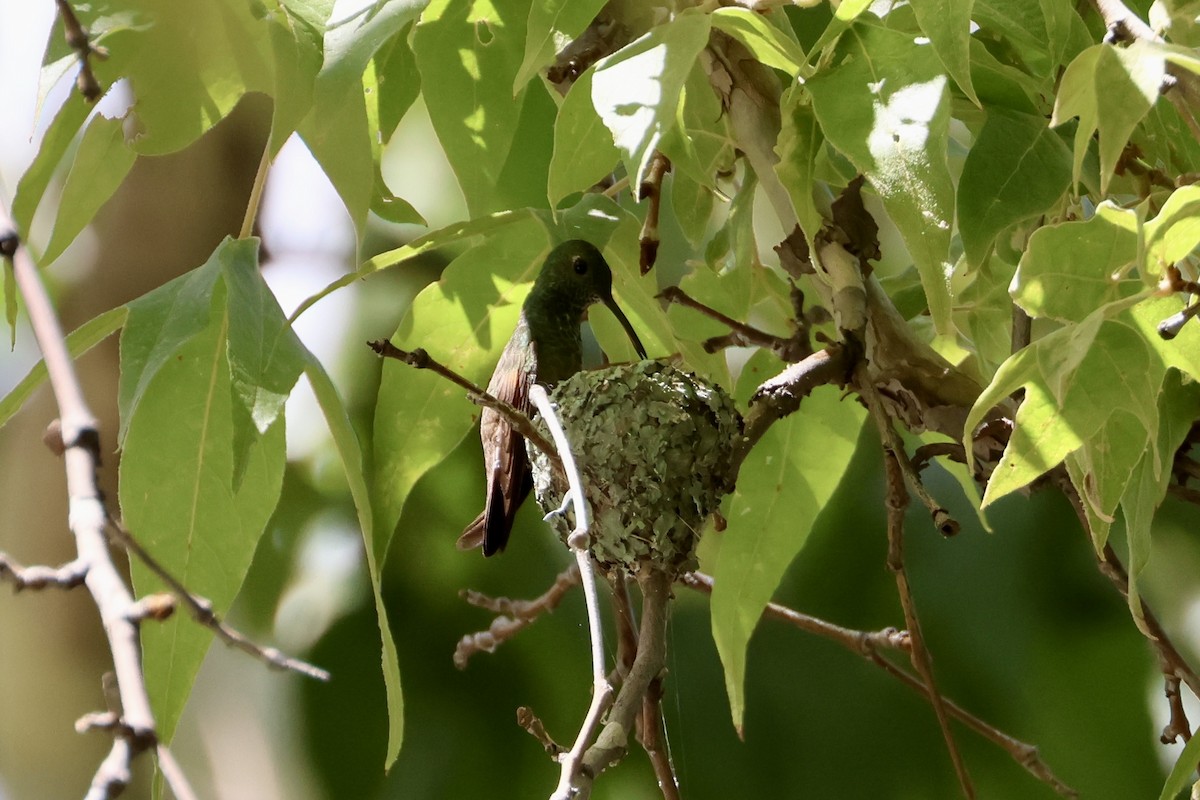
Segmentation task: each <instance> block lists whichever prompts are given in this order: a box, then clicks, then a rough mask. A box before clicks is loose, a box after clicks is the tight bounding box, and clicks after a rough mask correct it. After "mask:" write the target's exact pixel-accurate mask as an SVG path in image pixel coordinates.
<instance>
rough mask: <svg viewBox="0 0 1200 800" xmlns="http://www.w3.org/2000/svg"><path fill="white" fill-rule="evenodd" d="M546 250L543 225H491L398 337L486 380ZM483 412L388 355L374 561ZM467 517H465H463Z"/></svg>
mask: <svg viewBox="0 0 1200 800" xmlns="http://www.w3.org/2000/svg"><path fill="white" fill-rule="evenodd" d="M549 251H550V244H549V241H548V238H547V236H546V233H545V230H544V228H542V226H541V225H540V224H539V223H538V222H536V221H534V220H528V221H526V222H525V223H523V224H519V225H511V226H507V227H505V228H503V229H501V230H498V231H496V232H494V233H493V235H491V236H489V237H488V238H487V239H486V240H484V241H483V242H481V243H480V244H478V245H476V246H475V247H472V248H471V249H470V250H468V251H466V252H465V253H464V254H463V255H461V256H459V257H458V258H456V259H455V260H454V261H452V262H451V263H450V265H449V266H448V267H446V269H445V271H444V272H443V273H442V278H441V280H439V281H438V282H437V283H434V284H431V285H429V286H428V287H426V288H425V289H424V290H423V291H422V292H421V293H420V294H418V295H417V297H416V299H414V300H413V303H412V306H411V307H410V308H409V310H408V313H407V314H405V315H404V318H403V319H402V320H401V322H400V327H399V330H398V331H397V332H396V334H395V336H393V337H392V341H393V342H394V343H395V344H396V346H397V347H401V348H404V349H406V350H411V349H413V348H416V347H424V348H426V349H427V350H428V351H429V353H430V355H431V356H432V357H433V358H435V359H437V360H438V361H440V362H441V363H443V364H445V365H446V366H448V367H449V368H450V369H452V370H454V371H455V372H457V373H458V374H460V375H463V376H464V377H466V378H468V379H469V380H472V381H475V382H476V383H477V384H480V385H484V386H486V385H487V382H488V375H489V374H490V372H491V370H492V368H493V367H494V366H495V363H496V360H497V358H498V357H499V353H500V350H501V349H502V348H503V347H504V345H505V344H506V343H507V341H508V338H509V336H511V335H512V332H513V329H514V328H515V327H516V324H517V315H518V313H519V312H520V310H521V303H522V302H523V301H524V299H525V295H526V293H527V292H528V289H529V283H530V282H531V281H532V280H533V278H534V276H535V275H536V274H537V270H538V268H539V267H540V266H541V262H542V260H543V259H544V258H545V256H546V254H547V253H549ZM477 413H478V412H477V411H476V410H475V408H474V407H473V406H472V404H471V403H470V402H469V401H468V399H467V397H466V393H465V392H463V390H462V389H460V388H458V387H457V386H455V385H454V384H452V383H450V382H449V381H447V380H445V379H444V378H442V377H440V376H439V375H437V374H435V373H433V372H431V371H429V370H417V369H413V368H412V367H410V366H408V365H406V364H401V363H399V362H396V361H391V360H389V361H385V362H384V365H383V376H382V378H381V380H380V385H379V396H378V400H377V402H376V406H375V439H374V453H375V467H376V468H375V475H374V484H373V490H372V497H373V505H374V508H375V526H374V533H373V539H372V547H371V548H370V549H371V551H372V553H373V555H374V557H375V558H376V559H377V560H378V561H380V562H382V561H383V558H384V555H385V554H386V552H387V546H388V542H389V541H390V540H391V537H392V532H393V529H394V528H395V526H396V522H397V520H399V519H400V512H401V510H402V509H403V507H404V503H405V501H406V500H407V499H408V495H409V492H410V491H411V490H412V487H413V486H414V485H416V482H417V480H418V479H420V477H421V476H422V475H424V474H425V473H426V472H428V471H429V470H430V469H432V468H433V467H434V466H436V465H437V464H438V463H440V462H441V461H442V459H444V458H445V457H446V456H447V455H448V454H449V453H450V452H451V451H452V450H453V449H454V448H455V447H457V446H458V443H459V442H461V441H462V439H463V437H464V436H466V435H467V433H468V432H469V431H470V430H471V426H472V422H473V418H474V416H475V415H477ZM480 501H481V506H482V498H480ZM469 521H470V520H469V518H467V517H466V515H465V514H464V519H463V524H464V525H465V524H466V523H467V522H469Z"/></svg>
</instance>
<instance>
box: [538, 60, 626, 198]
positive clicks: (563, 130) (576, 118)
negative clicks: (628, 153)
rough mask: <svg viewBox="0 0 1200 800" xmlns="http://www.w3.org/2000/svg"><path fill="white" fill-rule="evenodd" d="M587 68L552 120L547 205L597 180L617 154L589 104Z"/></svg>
mask: <svg viewBox="0 0 1200 800" xmlns="http://www.w3.org/2000/svg"><path fill="white" fill-rule="evenodd" d="M593 74H594V70H593V69H592V68H590V67H589V68H588V69H586V70H584V72H583V74H582V75H580V76H579V78H578V79H577V80H576V81H575V83H573V84H572V85H571V88H570V89H569V90H568V91H567V96H566V97H564V98H563V102H562V105H561V106H560V107H559V109H558V118H557V120H556V121H555V123H554V154H553V156H552V157H551V159H550V170H549V174H548V176H547V196H548V198H549V200H550V205H551V206H552V207H553V206H556V205H557V204H558V202H559V201H560V200H562V199H563V198H564V197H566V196H567V195H569V194H572V193H573V192H581V191H584V190H585V189H587V188H589V187H591V186H593V185H595V184H596V183H599V182H600V181H601V180H602V179H603V178H604V177H605V176H606V175H608V174H609V173H610V172H612V170H613V167H614V166H615V165H616V163H617V159H618V158H619V157H620V151H618V150H617V148H616V145H614V144H613V138H612V134H611V133H609V131H608V128H606V127H605V126H604V122H603V121H602V120H601V119H600V115H599V114H597V113H596V109H595V107H594V106H593V105H592V75H593Z"/></svg>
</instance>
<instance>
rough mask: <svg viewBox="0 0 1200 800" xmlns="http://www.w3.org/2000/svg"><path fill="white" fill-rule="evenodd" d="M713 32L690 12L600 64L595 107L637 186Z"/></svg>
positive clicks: (698, 15)
mask: <svg viewBox="0 0 1200 800" xmlns="http://www.w3.org/2000/svg"><path fill="white" fill-rule="evenodd" d="M708 32H709V18H708V15H707V14H702V13H696V12H694V11H691V10H689V11H686V12H684V13H682V14H680V15H679V16H677V17H676V18H675V19H673V20H671V21H670V22H668V23H666V24H664V25H660V26H658V27H657V28H654V29H653V30H652V31H650V33H648V34H646V35H645V36H643V37H642V38H640V39H638V40H637V41H635V42H633V43H632V44H629V45H627V46H625V47H623V48H622V49H620V50H618V51H617V52H616V53H613V54H612V55H610V56H606V57H604V58H602V59H601V60H600V61H598V62H597V63H596V67H595V74H594V75H593V76H592V103H593V104H594V106H595V108H596V111H597V113H599V114H600V118H601V119H602V120H603V121H604V124H605V125H606V126H607V127H608V129H609V130H610V131H611V132H612V137H613V141H614V142H615V143H616V145H617V148H618V149H619V150H620V151H621V153H622V158H623V159H624V161H625V171H626V173H627V174H628V175H629V179H630V181H631V182H633V183H634V185H638V184H640V183H641V181H642V173H643V171H644V170H645V168H646V166H647V164H649V163H650V157H651V156H652V155H653V154H654V150H655V149H656V148H657V147H658V144H659V142H660V141H661V139H662V138H663V136H665V135H666V133H667V132H668V131H669V130H670V129H671V127H672V126H674V125H675V121H676V109H677V106H678V103H679V94H680V90H681V89H682V88H683V85H684V83H685V82H686V81H687V77H688V74H689V73H690V72H691V70H692V67H693V65H694V64H695V62H696V59H697V58H699V55H700V51H701V49H703V48H704V46H705V45H706V44H707V43H708Z"/></svg>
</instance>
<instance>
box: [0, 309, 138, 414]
mask: <svg viewBox="0 0 1200 800" xmlns="http://www.w3.org/2000/svg"><path fill="white" fill-rule="evenodd" d="M128 315H129V311H128V309H127V308H126V307H125V306H118V307H117V308H113V309H110V310H108V311H105V312H104V313H103V314H100V315H99V316H97V317H93V318H92V319H90V320H88V321H87V322H85V323H83V324H82V325H80V326H79V327H78V328H76V329H75V330H73V331H71V334H70V335H69V336H67V351H68V352H69V353H70V354H71V358H73V359H77V358H79V357H80V356H82V355H83V354H84V353H86V352H88V351H89V350H91V349H92V348H93V347H95V346H96V345H97V344H99V343H100V342H102V341H104V340H105V339H107V338H108V337H109V336H111V335H112V334H113V333H114V332H115V331H116V330H117V329H118V328H120V327H121V326H122V325H124V324H125V319H126V317H128ZM46 378H47V373H46V362H45V361H39V362H38V363H37V364H35V365H34V367H33V369H31V370H29V372H28V374H26V375H25V377H24V378H22V379H21V380H20V382H19V383H17V385H16V386H14V387H13V388H12V391H10V392H9V393H8V394H7V395H5V396H4V398H3V399H2V400H0V428H2V427H4V425H5V423H7V422H8V421H9V420H10V419H12V417H13V415H14V414H16V413H17V412H18V411H20V410H21V406H23V405H25V401H26V400H28V399H29V397H30V395H32V394H33V393H34V392H35V391H37V390H38V388H39V387H40V386H41V385H42V384H43V383H45V382H46Z"/></svg>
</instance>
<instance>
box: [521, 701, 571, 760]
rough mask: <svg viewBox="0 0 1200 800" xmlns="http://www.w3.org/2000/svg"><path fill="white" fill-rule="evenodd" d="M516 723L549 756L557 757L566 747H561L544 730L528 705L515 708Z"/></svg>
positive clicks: (544, 727)
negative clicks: (539, 744) (535, 740)
mask: <svg viewBox="0 0 1200 800" xmlns="http://www.w3.org/2000/svg"><path fill="white" fill-rule="evenodd" d="M517 724H518V725H520V726H521V727H522V728H523V729H524V730H525V732H526V733H528V734H529V735H530V736H532V737H533V738H535V739H537V740H538V741H539V742H541V743H542V747H543V748H545V750H546V752H547V753H549V754H550V755H551V756H554V757H555V758H558V757H559V756H560V755H561V754H562V753H565V752H566V750H567V748H565V747H563V746H562V745H561V744H559V743H558V742H556V741H554V739H552V738H551V737H550V734H549V733H547V732H546V726H545V725H544V724H543V723H542V721H541V720H540V719H538V716H537V715H536V714H534V713H533V709H531V708H529V707H528V706H521V707H520V708H518V709H517Z"/></svg>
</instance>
